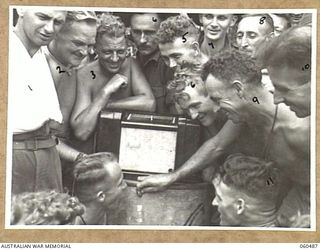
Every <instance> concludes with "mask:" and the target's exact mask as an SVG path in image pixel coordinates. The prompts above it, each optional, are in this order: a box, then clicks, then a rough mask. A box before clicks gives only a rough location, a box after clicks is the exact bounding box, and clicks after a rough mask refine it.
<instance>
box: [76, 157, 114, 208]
mask: <svg viewBox="0 0 320 250" xmlns="http://www.w3.org/2000/svg"><path fill="white" fill-rule="evenodd" d="M116 161H117V160H116V157H115V156H114V154H112V153H107V152H105V153H96V154H93V155H90V157H88V158H85V159H84V160H82V161H80V162H78V163H77V164H76V165H75V166H74V170H73V176H74V184H73V186H74V187H73V188H74V193H75V195H76V196H77V197H79V199H80V201H82V202H83V201H86V200H87V197H88V196H90V195H92V192H94V191H92V186H94V185H96V184H97V183H99V182H101V181H105V180H106V179H108V178H110V167H112V165H110V167H109V166H106V165H107V164H108V163H111V164H112V163H116ZM104 191H106V190H104Z"/></svg>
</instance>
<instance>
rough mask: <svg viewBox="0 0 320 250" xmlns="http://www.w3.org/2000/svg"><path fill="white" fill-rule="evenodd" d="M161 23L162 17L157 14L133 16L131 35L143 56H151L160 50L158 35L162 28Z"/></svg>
mask: <svg viewBox="0 0 320 250" xmlns="http://www.w3.org/2000/svg"><path fill="white" fill-rule="evenodd" d="M154 20H156V21H154ZM160 22H161V19H160V16H159V14H156V13H141V14H139V13H137V14H133V15H132V17H131V34H132V38H133V40H134V42H135V44H136V45H137V47H138V50H139V53H140V54H141V55H143V56H147V55H150V54H152V53H153V52H155V51H156V50H157V49H158V41H157V36H156V34H157V31H158V29H159V27H160Z"/></svg>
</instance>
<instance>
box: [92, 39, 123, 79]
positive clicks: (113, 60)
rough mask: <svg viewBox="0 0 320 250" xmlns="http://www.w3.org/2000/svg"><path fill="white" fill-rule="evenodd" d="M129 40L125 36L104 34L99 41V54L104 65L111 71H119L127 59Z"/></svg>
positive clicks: (101, 63)
mask: <svg viewBox="0 0 320 250" xmlns="http://www.w3.org/2000/svg"><path fill="white" fill-rule="evenodd" d="M126 51H127V42H126V38H125V37H124V36H122V37H112V38H111V37H108V36H107V35H103V36H102V37H101V38H100V39H99V41H97V54H98V57H99V62H100V65H102V67H103V68H104V69H105V70H106V71H108V72H110V73H113V74H115V73H118V72H119V70H120V68H121V65H122V64H123V62H124V61H125V59H126Z"/></svg>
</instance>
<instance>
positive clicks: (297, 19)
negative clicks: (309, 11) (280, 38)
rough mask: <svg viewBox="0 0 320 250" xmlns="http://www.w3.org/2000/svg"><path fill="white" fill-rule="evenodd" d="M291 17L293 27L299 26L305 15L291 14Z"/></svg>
mask: <svg viewBox="0 0 320 250" xmlns="http://www.w3.org/2000/svg"><path fill="white" fill-rule="evenodd" d="M289 16H290V22H291V25H292V26H296V25H299V23H300V21H301V19H302V17H303V14H293V13H292V14H289Z"/></svg>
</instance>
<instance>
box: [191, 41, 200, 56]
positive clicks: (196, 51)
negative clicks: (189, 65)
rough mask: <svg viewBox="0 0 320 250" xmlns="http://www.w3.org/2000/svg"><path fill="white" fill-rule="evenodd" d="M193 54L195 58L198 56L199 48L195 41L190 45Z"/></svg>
mask: <svg viewBox="0 0 320 250" xmlns="http://www.w3.org/2000/svg"><path fill="white" fill-rule="evenodd" d="M191 46H192V48H193V50H194V52H195V56H198V55H199V54H200V46H199V43H198V42H197V41H193V42H192V44H191Z"/></svg>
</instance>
